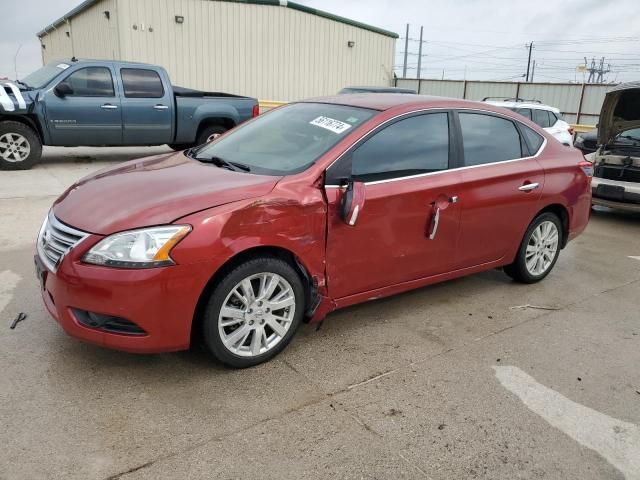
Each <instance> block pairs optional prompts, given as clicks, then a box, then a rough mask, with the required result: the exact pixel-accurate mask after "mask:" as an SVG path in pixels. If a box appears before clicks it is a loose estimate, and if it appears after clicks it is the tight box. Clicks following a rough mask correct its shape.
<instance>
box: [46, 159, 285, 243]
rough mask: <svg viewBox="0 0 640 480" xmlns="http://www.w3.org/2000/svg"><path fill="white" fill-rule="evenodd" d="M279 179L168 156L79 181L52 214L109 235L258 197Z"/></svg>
mask: <svg viewBox="0 0 640 480" xmlns="http://www.w3.org/2000/svg"><path fill="white" fill-rule="evenodd" d="M279 178H280V177H272V176H263V175H253V174H249V173H241V172H233V171H230V170H226V169H223V168H218V167H216V166H214V165H211V164H205V163H201V162H198V161H196V160H192V159H189V158H187V157H186V156H185V155H184V154H182V153H172V154H167V155H161V156H155V157H148V158H144V159H140V160H133V161H131V162H127V163H124V164H121V165H118V166H116V167H110V168H107V169H105V170H101V171H100V172H98V173H95V174H93V175H90V176H88V177H85V178H83V179H82V180H80V181H78V182H77V183H75V184H74V185H72V186H71V187H70V188H69V189H68V190H67V191H66V192H64V193H63V194H62V195H61V196H60V198H58V200H56V202H55V204H54V206H53V213H54V214H55V216H56V217H57V218H58V219H60V220H61V221H62V222H64V223H66V224H68V225H70V226H72V227H75V228H78V229H80V230H84V231H87V232H91V233H97V234H102V235H108V234H110V233H113V232H118V231H122V230H128V229H132V228H139V227H146V226H150V225H161V224H167V223H171V222H173V221H174V220H176V219H178V218H180V217H183V216H185V215H188V214H190V213H193V212H196V211H198V210H204V209H206V208H211V207H215V206H218V205H222V204H225V203H230V202H234V201H238V200H245V199H248V198H254V197H259V196H262V195H265V194H267V193H269V192H270V191H271V190H272V189H273V187H274V186H275V184H276V182H277V181H278V180H279Z"/></svg>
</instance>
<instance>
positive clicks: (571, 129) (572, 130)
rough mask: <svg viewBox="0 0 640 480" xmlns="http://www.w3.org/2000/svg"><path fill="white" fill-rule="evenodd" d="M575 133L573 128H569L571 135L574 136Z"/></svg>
mask: <svg viewBox="0 0 640 480" xmlns="http://www.w3.org/2000/svg"><path fill="white" fill-rule="evenodd" d="M574 132H575V130H574V129H573V127H569V135H573V133H574Z"/></svg>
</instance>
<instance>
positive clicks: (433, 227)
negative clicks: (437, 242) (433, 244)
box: [427, 205, 440, 240]
mask: <svg viewBox="0 0 640 480" xmlns="http://www.w3.org/2000/svg"><path fill="white" fill-rule="evenodd" d="M439 223H440V207H438V205H434V206H433V216H432V217H431V223H430V224H429V232H428V233H427V236H428V237H429V240H433V239H434V238H436V233H438V224H439Z"/></svg>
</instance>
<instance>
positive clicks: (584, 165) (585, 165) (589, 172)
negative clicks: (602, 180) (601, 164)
mask: <svg viewBox="0 0 640 480" xmlns="http://www.w3.org/2000/svg"><path fill="white" fill-rule="evenodd" d="M578 166H579V167H580V168H581V169H582V171H583V172H584V174H585V175H586V176H587V177H593V163H591V162H589V161H588V160H584V161H582V162H580V163H579V164H578Z"/></svg>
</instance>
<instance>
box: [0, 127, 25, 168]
mask: <svg viewBox="0 0 640 480" xmlns="http://www.w3.org/2000/svg"><path fill="white" fill-rule="evenodd" d="M30 153H31V145H29V141H28V140H27V139H26V138H25V137H23V136H22V135H20V134H19V133H5V134H4V135H2V136H0V157H2V158H3V159H4V160H6V161H7V162H12V163H17V162H23V161H25V160H26V159H27V158H29V154H30Z"/></svg>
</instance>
